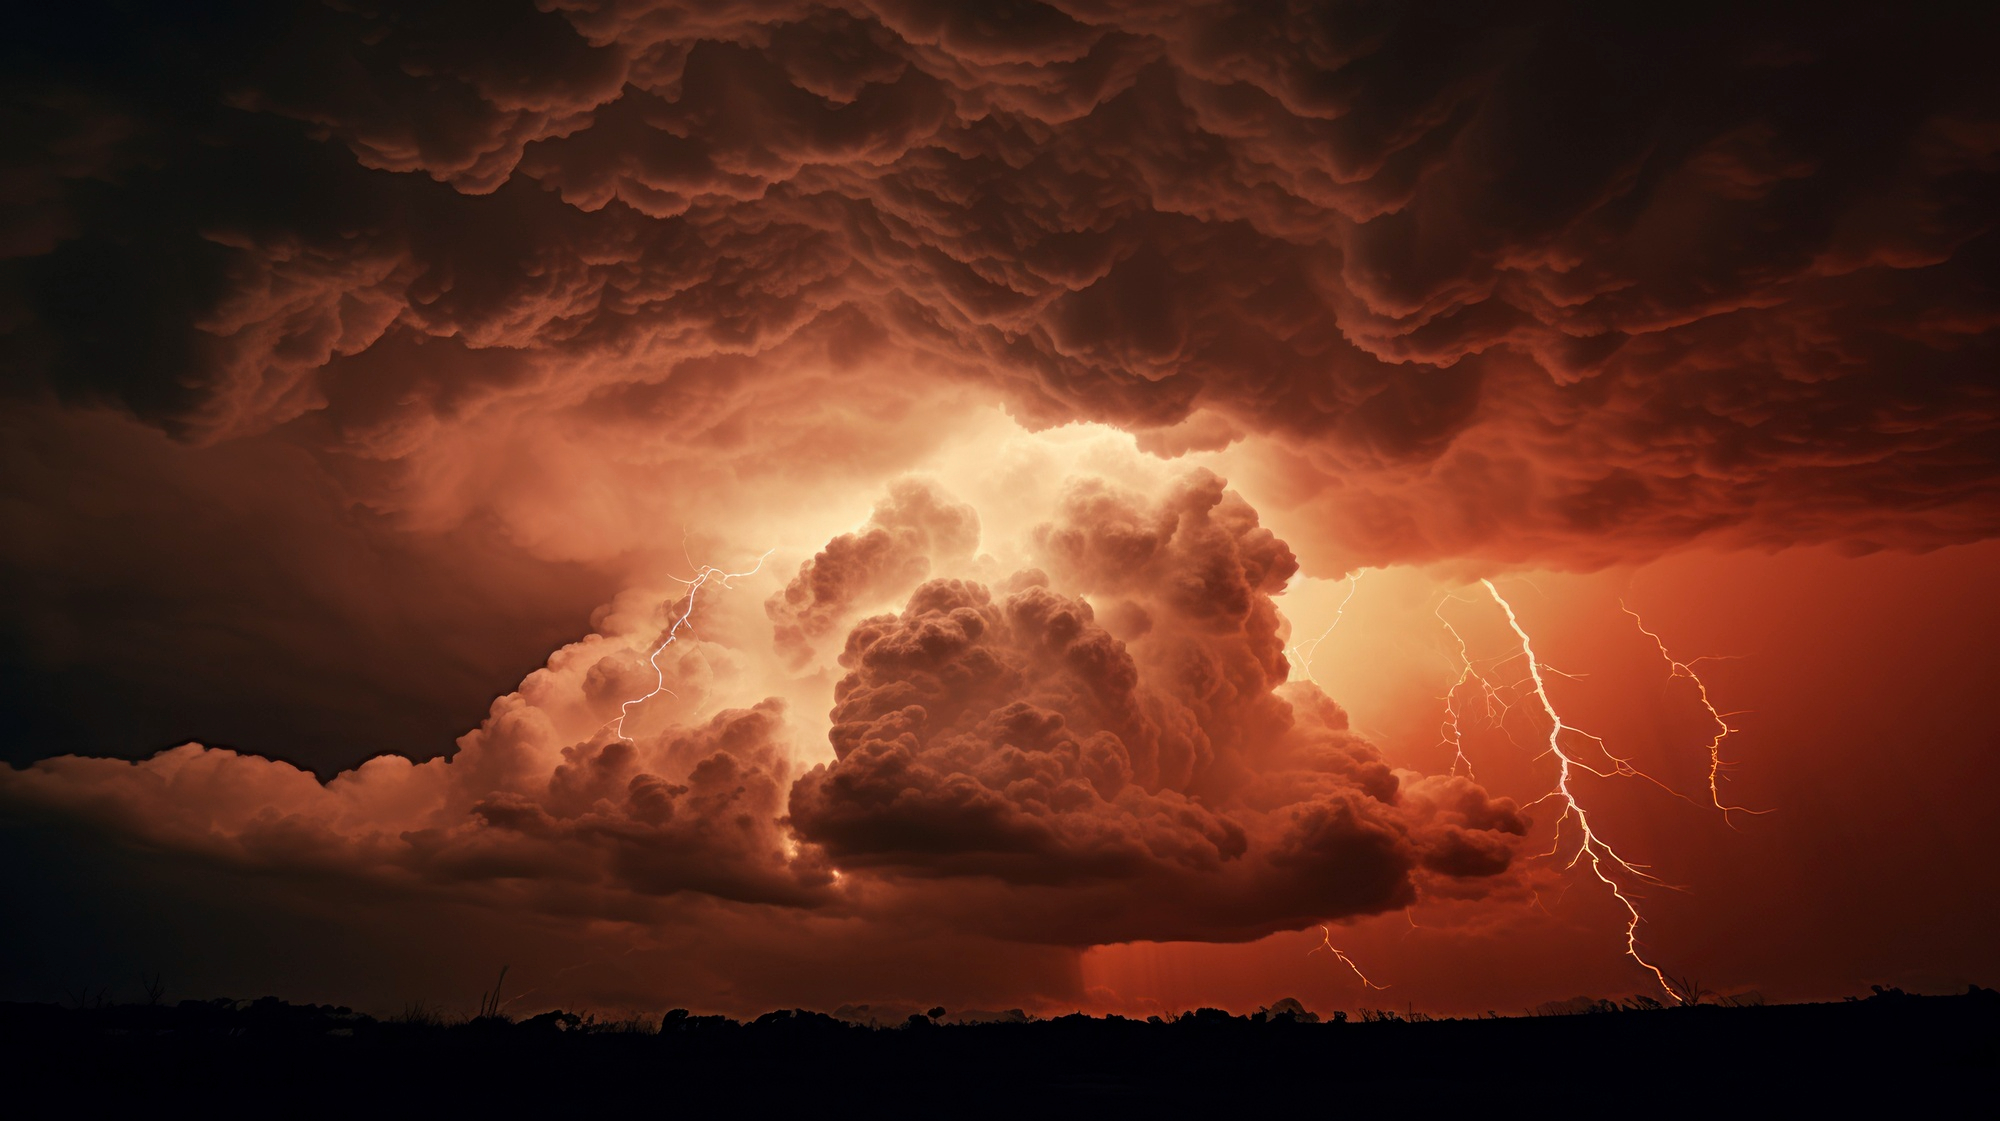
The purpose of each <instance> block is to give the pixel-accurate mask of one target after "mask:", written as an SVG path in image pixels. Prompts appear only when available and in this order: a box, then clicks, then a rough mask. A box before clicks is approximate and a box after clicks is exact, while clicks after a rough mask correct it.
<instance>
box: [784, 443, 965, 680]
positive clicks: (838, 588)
mask: <svg viewBox="0 0 2000 1121" xmlns="http://www.w3.org/2000/svg"><path fill="white" fill-rule="evenodd" d="M978 544H979V514H978V512H977V511H975V510H973V509H972V507H970V506H965V505H962V504H960V503H956V502H953V501H951V500H950V498H949V497H948V496H945V495H943V494H940V493H939V492H938V490H937V489H936V488H935V487H932V486H928V485H926V484H925V483H923V482H922V481H919V480H902V481H899V482H897V483H895V484H894V485H893V486H891V488H890V493H889V498H888V500H887V501H885V502H883V503H882V504H881V505H878V506H877V507H875V511H874V513H873V514H872V515H871V516H870V517H869V519H868V524H867V525H865V526H863V527H861V529H859V530H858V531H856V532H854V533H843V534H841V535H840V536H838V537H836V538H834V539H833V540H831V541H829V542H827V543H826V548H824V549H821V550H820V551H819V552H818V553H815V554H814V555H813V557H812V559H810V560H808V561H806V562H805V563H804V564H801V565H800V566H799V573H798V575H797V576H796V577H794V578H793V579H792V582H791V583H789V584H787V585H785V590H784V592H783V594H781V595H777V596H773V597H771V600H770V602H768V603H766V604H765V605H764V610H765V611H766V612H767V613H768V614H769V615H770V616H771V623H772V630H773V634H774V636H775V638H776V641H777V644H778V647H779V649H781V650H783V651H784V652H785V653H786V654H787V655H788V658H789V660H790V662H791V663H792V665H793V666H794V668H797V667H801V666H803V665H804V664H805V663H806V662H808V661H810V660H811V658H812V654H813V645H814V644H815V643H817V642H819V641H820V640H822V639H824V638H826V637H827V635H828V634H829V633H830V632H832V631H833V630H834V628H836V627H838V626H840V625H841V624H843V623H846V622H849V621H850V617H851V616H852V615H853V613H854V611H855V610H856V608H857V606H858V605H861V604H863V603H865V602H866V601H867V600H868V599H870V598H887V597H893V596H896V595H899V594H902V593H906V592H907V591H908V590H909V589H910V588H912V587H914V586H915V585H916V584H917V583H918V582H920V581H921V580H923V578H924V577H925V576H927V575H929V574H930V571H931V568H932V565H933V564H934V563H952V562H957V563H958V564H960V565H961V566H962V565H963V563H964V562H965V561H967V560H969V559H971V556H972V552H973V550H974V549H975V548H976V547H977V546H978ZM934 557H935V560H933V558H934Z"/></svg>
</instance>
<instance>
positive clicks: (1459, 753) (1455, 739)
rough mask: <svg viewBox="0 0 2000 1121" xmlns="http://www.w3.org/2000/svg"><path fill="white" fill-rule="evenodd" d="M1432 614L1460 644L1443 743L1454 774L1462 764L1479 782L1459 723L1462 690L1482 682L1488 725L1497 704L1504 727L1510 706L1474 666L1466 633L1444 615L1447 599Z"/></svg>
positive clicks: (1446, 702)
mask: <svg viewBox="0 0 2000 1121" xmlns="http://www.w3.org/2000/svg"><path fill="white" fill-rule="evenodd" d="M1457 598H1458V597H1457V596H1446V597H1445V599H1457ZM1431 613H1432V614H1433V615H1436V616H1437V621H1438V622H1439V623H1441V624H1442V625H1443V626H1444V629H1445V633H1446V634H1449V635H1450V636H1451V639H1452V641H1453V642H1456V643H1457V644H1458V664H1459V670H1458V680H1456V681H1454V682H1452V683H1451V688H1449V689H1447V690H1445V694H1444V724H1443V725H1442V727H1441V734H1442V735H1443V738H1444V742H1445V743H1447V744H1450V745H1451V773H1452V774H1454V775H1455V774H1457V773H1458V769H1459V768H1460V767H1464V768H1465V777H1466V778H1469V779H1472V780H1474V781H1475V782H1476V781H1478V777H1479V776H1477V775H1475V774H1474V773H1473V771H1472V760H1471V759H1469V758H1467V757H1466V754H1465V738H1464V736H1463V735H1462V734H1461V729H1460V726H1459V721H1460V716H1459V711H1458V694H1459V691H1460V690H1462V689H1464V688H1465V687H1466V686H1467V685H1469V684H1473V683H1477V684H1478V685H1479V695H1480V699H1481V701H1482V702H1483V703H1484V705H1485V709H1486V722H1487V723H1488V724H1492V723H1493V722H1494V718H1493V706H1494V705H1495V704H1496V703H1498V704H1499V705H1500V720H1501V722H1502V724H1503V726H1504V722H1505V720H1506V716H1507V707H1508V706H1507V704H1506V702H1505V701H1504V700H1503V699H1501V698H1500V697H1499V696H1498V695H1497V694H1496V693H1495V692H1494V690H1493V686H1492V684H1490V683H1489V682H1488V681H1487V680H1486V679H1485V678H1484V677H1482V676H1480V674H1479V673H1478V671H1476V670H1475V669H1473V666H1472V653H1471V651H1469V650H1467V649H1466V646H1465V636H1464V635H1461V634H1459V633H1458V628H1457V627H1454V626H1452V625H1451V620H1449V619H1447V618H1445V617H1444V599H1440V600H1438V604H1437V606H1436V607H1435V608H1433V609H1432V611H1431Z"/></svg>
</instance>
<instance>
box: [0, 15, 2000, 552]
mask: <svg viewBox="0 0 2000 1121" xmlns="http://www.w3.org/2000/svg"><path fill="white" fill-rule="evenodd" d="M49 18H52V19H53V18H55V17H49ZM156 18H158V19H160V20H162V21H163V22H162V24H161V25H160V26H157V27H154V26H148V25H144V24H133V25H131V26H129V27H127V28H125V29H122V30H119V31H115V32H113V34H115V35H119V36H123V38H121V39H120V40H119V42H118V50H117V53H116V54H115V57H117V58H118V59H119V66H118V69H117V70H116V71H115V72H114V71H112V70H110V69H107V68H106V67H105V66H103V65H101V64H98V63H95V62H90V61H86V60H84V59H81V58H72V57H71V56H68V55H63V54H61V53H60V52H55V53H50V54H48V55H47V56H46V57H43V58H41V59H39V60H38V61H33V64H32V65H31V66H30V67H29V68H28V69H27V70H24V71H22V72H21V73H22V74H23V78H22V79H21V81H22V82H23V83H26V87H25V88H27V90H28V91H29V93H28V94H27V95H26V96H25V97H22V98H17V99H16V110H15V111H16V113H17V115H19V116H20V118H21V120H22V122H23V124H24V128H23V129H22V130H20V134H21V135H22V136H23V138H24V142H23V143H21V144H19V145H17V146H15V147H14V149H13V150H11V151H10V152H9V153H8V159H9V161H10V163H11V164H12V166H13V170H12V171H11V172H10V175H9V179H8V182H9V183H10V184H11V185H12V186H11V187H10V188H9V190H10V192H11V195H12V196H13V199H12V201H13V202H14V204H15V205H14V206H12V207H11V208H10V215H11V218H10V224H9V230H8V233H7V236H6V243H7V244H8V245H9V246H11V247H12V254H13V255H12V258H11V261H10V264H9V266H8V268H9V274H8V275H9V279H8V281H7V289H6V291H7V295H6V299H7V300H8V301H9V306H10V310H9V311H8V313H7V317H6V323H7V328H6V340H5V344H4V345H5V347H6V349H7V353H8V354H9V355H10V361H9V365H10V366H11V367H13V368H14V369H15V370H16V371H17V374H16V377H15V380H16V383H17V388H20V389H23V390H26V391H29V392H47V391H48V390H49V389H53V390H54V391H55V392H57V393H59V394H61V395H62V396H64V397H65V398H66V399H70V400H110V401H116V402H120V403H122V404H124V405H125V406H127V407H130V408H133V409H136V410H138V411H140V412H141V413H143V414H144V415H147V416H149V417H152V418H154V419H156V420H157V421H158V422H159V423H162V424H165V425H168V426H170V427H172V428H173V429H174V430H176V431H179V432H183V433H185V434H186V435H188V436H189V437H191V438H195V439H203V440H214V439H226V438H229V437H231V436H234V435H240V434H243V433H250V432H257V431H263V430H266V429H269V428H271V427H272V426H274V425H283V424H286V423H288V422H290V423H293V424H298V423H300V422H302V421H308V420H309V421H310V424H309V427H310V429H311V430H312V431H311V435H310V437H309V438H310V439H311V440H313V441H314V442H315V443H317V444H319V445H320V446H323V447H326V448H331V449H338V450H339V451H340V452H341V453H343V454H348V455H358V456H360V457H362V458H364V459H366V460H371V461H376V462H379V463H382V464H386V465H389V466H390V467H391V468H392V469H391V471H390V472H389V474H388V477H387V480H385V479H383V478H381V477H379V476H377V477H374V478H373V482H372V483H371V484H370V485H369V486H368V488H367V489H368V490H369V491H370V495H369V497H370V498H371V500H377V501H382V502H386V503H390V504H393V505H397V506H400V507H404V508H416V509H422V510H424V511H426V512H427V513H428V514H431V515H434V516H440V517H459V516H463V515H464V514H465V513H467V512H468V511H469V510H470V509H472V508H477V507H481V506H484V505H488V504H493V505H498V506H501V507H502V508H503V513H505V512H506V510H505V508H506V507H507V505H508V500H507V499H506V498H505V497H503V496H500V495H496V494H492V493H482V490H481V488H479V487H475V486H464V485H457V486H454V485H453V480H454V479H457V478H460V477H462V476H463V474H464V472H465V471H467V470H471V471H473V473H474V474H475V475H477V474H485V473H490V472H493V471H496V470H498V464H497V463H496V462H494V461H493V460H492V459H491V458H490V457H492V456H497V455H501V454H504V453H503V452H502V451H501V449H500V448H498V447H495V446H493V443H492V440H491V439H488V438H496V437H497V436H498V434H499V433H501V432H512V433H513V434H514V436H515V437H516V438H517V440H519V441H526V442H529V443H534V444H538V445H542V446H543V447H544V448H546V446H547V445H549V444H551V443H561V442H566V441H584V442H588V441H591V440H593V439H596V440H604V439H616V438H619V437H622V436H625V435H627V434H628V432H627V429H628V428H629V426H631V425H633V424H634V423H639V422H641V421H642V419H643V424H644V425H645V426H651V427H652V428H653V429H654V430H655V432H656V433H657V432H658V431H662V430H668V429H670V430H671V431H672V432H673V434H674V436H675V438H676V439H677V440H679V441H681V442H682V443H683V444H686V443H687V442H689V441H693V442H695V443H697V444H699V443H704V442H709V443H713V444H715V445H717V446H716V447H714V448H713V449H711V450H712V452H713V453H714V454H716V455H719V456H720V457H722V458H724V459H730V460H735V459H740V458H743V457H747V456H755V455H759V454H763V451H764V446H763V444H762V442H761V441H760V440H759V439H758V437H757V436H756V435H755V434H754V433H753V432H752V431H751V429H754V428H757V427H760V426H763V427H769V428H775V429H781V428H783V427H784V425H785V424H786V422H787V420H788V418H796V417H798V416H799V415H802V414H805V413H810V412H815V411H817V410H822V409H824V408H826V407H828V402H829V401H830V400H837V399H838V398H839V397H840V396H841V395H842V394H843V393H845V392H849V391H851V390H853V388H854V387H855V386H856V384H857V382H858V381H860V380H866V381H868V382H871V383H874V388H873V389H872V390H870V392H872V393H874V394H876V395H878V396H885V397H887V398H889V399H897V398H901V399H905V400H909V399H920V398H922V397H924V396H925V395H926V394H927V393H929V392H931V390H930V389H929V388H927V387H930V386H932V385H934V384H935V383H936V382H938V381H939V380H940V379H945V380H950V381H954V382H963V383H967V384H970V385H972V386H976V387H978V388H979V391H980V392H984V393H989V394H992V395H996V396H997V398H998V399H1000V400H1003V401H1005V402H1006V403H1007V404H1008V406H1009V407H1010V408H1012V409H1014V410H1015V411H1016V412H1017V414H1018V415H1020V416H1022V417H1024V418H1026V419H1028V420H1029V421H1031V422H1032V423H1036V424H1050V423H1059V422H1062V421H1067V420H1073V419H1087V420H1098V421H1104V422H1108V423H1112V424H1116V425H1120V426H1123V427H1127V428H1130V429H1134V430H1140V431H1149V432H1154V431H1157V430H1161V429H1166V430H1167V432H1165V433H1161V434H1159V435H1156V436H1153V437H1150V439H1152V440H1153V441H1154V446H1158V447H1161V448H1163V449H1173V448H1176V447H1185V446H1193V445H1203V446H1212V445H1213V443H1214V442H1217V441H1226V440H1228V439H1231V438H1233V437H1234V436H1235V435H1236V434H1243V435H1245V436H1247V437H1249V438H1250V440H1251V441H1252V445H1253V446H1252V447H1251V448H1250V449H1249V454H1250V455H1251V456H1252V458H1254V459H1255V460H1256V462H1257V463H1258V464H1259V465H1260V467H1261V469H1262V470H1263V471H1264V472H1265V473H1267V474H1269V475H1270V476H1272V478H1271V479H1270V480H1267V481H1266V482H1265V483H1264V484H1262V485H1263V486H1265V487H1266V489H1269V490H1270V491H1271V493H1272V494H1273V495H1274V496H1276V495H1283V496H1285V499H1286V501H1289V502H1297V503H1300V504H1303V505H1305V506H1307V507H1309V508H1310V509H1311V510H1312V511H1313V512H1314V514H1315V515H1316V516H1317V519H1318V523H1319V524H1321V525H1324V526H1325V527H1326V538H1325V540H1323V541H1314V542H1309V543H1308V544H1310V545H1312V546H1313V549H1312V553H1313V563H1314V564H1316V565H1317V564H1325V565H1329V566H1331V567H1333V568H1338V567H1341V566H1344V565H1345V564H1348V563H1353V562H1368V563H1383V562H1391V561H1397V560H1412V559H1432V558H1438V557H1452V556H1461V555H1476V556H1486V557H1489V558H1496V559H1504V560H1510V561H1536V562H1553V563H1561V564H1577V565H1594V564H1602V563H1608V562H1611V561H1616V560H1620V559H1629V558H1634V557H1644V556H1648V555H1653V554H1655V553H1657V552H1658V551H1659V550H1662V549H1666V548H1671V547H1673V546H1675V545H1678V544H1681V543H1684V542H1687V541H1689V540H1693V539H1696V538H1700V537H1704V536H1706V537H1710V538H1713V539H1716V540H1722V541H1729V542H1737V543H1758V544H1776V543H1783V542H1788V541H1796V540H1840V541H1845V542H1849V543H1851V544H1854V545H1856V546H1860V547H1868V546H1871V545H1895V546H1905V545H1907V546H1919V547H1922V546H1931V545H1937V544H1941V543H1946V542H1951V541H1961V540H1967V539H1972V538H1976V537H1980V536H1983V535H1985V534H1987V533H1989V532H1991V531H1992V529H1993V514H1992V511H1993V509H1994V501H1993V498H1994V496H1993V494H1992V491H1991V478H1992V475H1993V471H1992V467H1993V464H1992V456H1991V451H1990V449H1991V446H1992V445H1993V443H1994V441H1993V427H1994V423H1995V420H1994V418H1995V415H1996V407H1995V401H1994V398H1993V393H1994V390H1993V384H1992V380H1991V377H1990V373H1989V372H1990V370H1991V369H1992V368H1993V365H1994V362H1993V359H1994V353H1993V344H1992V338H1993V328H1994V326H1995V323H1994V314H1995V313H1994V308H1995V307H1996V306H2000V304H1996V301H1995V299H1994V292H1993V288H1992V283H1993V281H1992V269H1991V258H1992V246H1991V243H1990V242H1991V235H1990V234H1989V233H1988V231H1987V227H1988V225H1989V222H1988V220H1987V215H1988V213H1989V212H1990V210H1991V203H1992V201H1993V185H1994V182H1995V178H1994V177H1995V171H1996V165H1995V159H1996V154H2000V118H1996V117H1995V115H1994V113H1993V110H1992V107H1993V105H1994V104H1996V103H1997V102H1996V99H1995V98H1994V97H1993V96H1991V95H1992V93H1993V91H1992V90H1991V89H1990V88H1988V87H1989V80H1988V79H1986V78H1984V77H1982V76H1981V75H1984V74H1985V73H1986V72H1987V70H1988V68H1986V67H1983V66H1979V65H1963V64H1962V63H1965V62H1966V61H1967V60H1968V59H1970V58H1971V57H1972V56H1971V55H1970V54H1969V53H1968V52H1974V51H1976V49H1977V48H1976V47H1974V46H1973V44H1977V43H1982V42H1985V41H1986V36H1985V35H1984V34H1983V33H1982V32H1985V31H1990V26H1989V25H1990V19H1989V17H1988V16H1986V15H1984V14H1982V13H1977V12H1972V11H1970V10H1965V11H1948V10H1943V9H1939V10H1929V9H1925V10H1921V11H1917V12H1914V13H1900V14H1898V15H1896V16H1894V17H1893V18H1892V17H1891V16H1890V15H1889V14H1887V13H1883V12H1881V11H1880V10H1879V9H1878V8H1876V7H1875V6H1870V5H1854V6H1851V7H1837V8H1835V9H1819V10H1816V11H1815V12H1814V14H1813V16H1812V18H1811V19H1809V20H1807V19H1798V18H1793V17H1792V16H1789V15H1786V14H1784V13H1783V12H1781V11H1777V10H1770V11H1766V10H1763V9H1739V8H1732V9H1729V10H1727V11H1722V10H1717V11H1715V12H1710V13H1693V12H1685V11H1681V12H1675V13H1672V14H1671V15H1668V14H1666V13H1659V14H1657V15H1654V14H1647V13H1631V12H1623V11H1620V12H1615V13H1614V12H1608V11H1600V10H1596V9H1589V8H1584V7H1576V8H1571V7H1562V6H1558V7H1556V8H1548V7H1535V8H1532V9H1530V8H1515V7H1509V6H1502V7H1500V8H1493V9H1486V10H1482V11H1481V12H1479V13H1476V14H1471V13H1463V12H1457V11H1456V10H1453V9H1449V8H1447V7H1443V6H1438V5H1428V4H1425V5H1414V6H1412V5H1377V4H1369V3H1342V4H1333V5H1324V4H1313V5H1245V6H1240V7H1239V6H1233V5H1204V6H1200V7H1198V8H1196V9H1188V8H1186V7H1185V6H1184V5H1166V4H1150V3H1143V2H1140V3H1083V2H1075V3H1061V4H1049V5H1041V4H1000V5H983V6H972V7H967V6H965V5H959V4H923V3H886V2H884V3H863V2H853V3H839V4H831V5H821V4H802V3H770V4H744V5H731V6H726V7H720V8H718V7H713V6H693V5H683V4H673V3H660V2H654V0H647V2H625V0H621V2H581V0H579V2H575V3H563V4H558V5H544V6H541V7H536V6H532V5H529V4H526V3H520V4H502V5H498V6H495V5H486V4H482V5H477V6H466V5H458V4H448V3H433V4H420V5H397V6H394V7H393V8H388V9H381V10H375V9H372V8H369V7H367V6H362V7H359V8H355V7H351V6H350V7H342V8H334V7H327V6H323V5H319V4H300V5H296V6H279V7H276V8H270V9H268V10H265V11H262V12H260V14H259V15H258V16H257V17H256V18H254V19H253V18H248V17H247V16H246V18H244V19H242V20H241V21H238V22H235V23H232V24H231V27H232V31H231V36H232V37H231V38H230V39H229V40H228V41H227V42H224V41H222V39H221V38H220V37H219V33H216V32H215V31H214V29H212V28H210V29H204V28H203V27H201V26H198V25H195V24H191V23H181V22H176V20H175V19H174V18H173V17H170V16H161V17H156ZM175 44H179V46H174V45H175ZM128 56H129V57H128ZM1919 79H1921V80H1919ZM149 83H150V84H151V85H152V86H157V87H158V88H159V89H162V90H170V91H171V92H172V94H173V97H171V98H167V99H162V98H158V97H149V96H146V94H148V93H149V92H150V86H149V85H148V84H149ZM142 87H146V88H142ZM110 324H115V325H116V326H107V325H110ZM419 344H423V345H421V346H419ZM885 368H886V369H889V370H893V371H895V372H894V374H893V375H887V374H885ZM885 379H886V380H890V381H893V382H894V383H895V384H894V386H893V388H885V387H884V386H883V385H882V384H881V383H882V382H883V381H884V380H885ZM829 385H831V386H832V388H828V386H829ZM751 416H755V417H757V418H759V419H757V420H752V419H750V417H751ZM870 423H871V424H873V425H875V426H876V428H877V429H878V430H881V431H885V432H887V431H894V430H895V428H896V424H895V422H894V419H893V417H888V416H882V415H877V416H874V417H872V418H871V421H870ZM1183 425H1192V426H1193V427H1191V428H1188V429H1186V430H1185V431H1183V430H1182V429H1181V428H1180V427H1178V426H1183ZM524 426H525V428H524ZM528 430H532V431H528ZM1174 433H1180V434H1179V435H1175V434H1174ZM302 435H303V433H302ZM500 442H501V443H506V442H507V441H506V440H505V439H501V440H500ZM388 480H394V483H393V485H389V489H388V490H387V491H384V490H383V489H382V488H383V487H384V486H385V485H388ZM578 485H586V484H584V483H583V482H581V481H579V483H578ZM512 514H513V516H515V517H517V518H524V517H525V515H524V514H523V513H522V512H521V511H520V510H518V509H516V510H513V511H512ZM529 532H532V531H529ZM551 547H552V548H553V547H554V546H551ZM1323 558H1324V559H1323Z"/></svg>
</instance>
